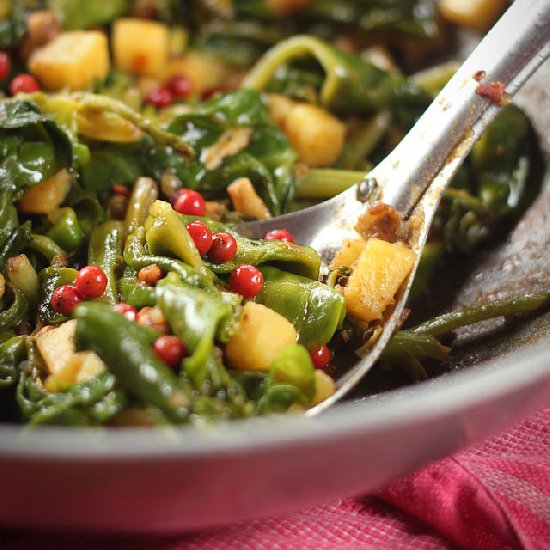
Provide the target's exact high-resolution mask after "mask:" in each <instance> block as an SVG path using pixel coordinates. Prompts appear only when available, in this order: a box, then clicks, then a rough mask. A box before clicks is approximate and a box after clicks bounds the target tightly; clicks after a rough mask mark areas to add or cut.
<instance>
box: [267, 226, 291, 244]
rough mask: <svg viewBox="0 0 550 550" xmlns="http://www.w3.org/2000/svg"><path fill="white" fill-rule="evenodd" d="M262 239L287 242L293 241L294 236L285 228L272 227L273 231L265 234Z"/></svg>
mask: <svg viewBox="0 0 550 550" xmlns="http://www.w3.org/2000/svg"><path fill="white" fill-rule="evenodd" d="M264 241H286V242H287V243H293V242H294V237H293V236H292V233H290V231H287V230H286V229H273V231H269V232H268V233H266V234H265V236H264Z"/></svg>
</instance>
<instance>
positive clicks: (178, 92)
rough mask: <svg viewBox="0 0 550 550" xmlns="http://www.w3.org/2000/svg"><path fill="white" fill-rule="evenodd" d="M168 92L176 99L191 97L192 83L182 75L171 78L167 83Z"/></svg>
mask: <svg viewBox="0 0 550 550" xmlns="http://www.w3.org/2000/svg"><path fill="white" fill-rule="evenodd" d="M168 87H169V88H170V91H171V92H172V94H173V95H174V97H177V98H178V99H185V98H187V97H189V96H190V95H191V92H192V91H193V82H192V81H191V79H190V78H189V77H188V76H187V75H184V74H179V75H176V76H173V77H172V78H171V79H170V82H169V83H168Z"/></svg>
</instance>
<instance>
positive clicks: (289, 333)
mask: <svg viewBox="0 0 550 550" xmlns="http://www.w3.org/2000/svg"><path fill="white" fill-rule="evenodd" d="M297 339H298V334H297V333H296V329H295V328H294V326H293V325H292V323H290V322H289V321H288V320H287V319H285V318H284V317H283V316H282V315H279V314H278V313H277V312H275V311H273V310H272V309H269V308H268V307H266V306H263V305H261V304H256V303H254V302H247V303H246V304H245V306H244V307H243V310H242V313H241V317H240V319H239V323H238V326H237V328H236V330H235V334H234V335H233V336H232V337H231V339H230V340H229V342H227V345H226V347H225V354H226V358H227V362H228V364H229V366H230V367H232V368H234V369H237V370H244V371H256V372H267V371H268V370H269V367H270V366H271V364H272V363H273V361H274V360H275V359H276V358H277V356H278V355H279V354H280V353H281V351H282V350H283V349H284V348H285V347H286V346H288V345H290V344H295V343H296V341H297Z"/></svg>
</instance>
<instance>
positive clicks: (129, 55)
mask: <svg viewBox="0 0 550 550" xmlns="http://www.w3.org/2000/svg"><path fill="white" fill-rule="evenodd" d="M168 49H169V38H168V28H167V27H166V25H163V24H162V23H156V22H154V21H146V20H144V19H118V20H117V21H115V23H114V25H113V52H114V59H115V65H116V68H117V69H118V70H119V71H123V72H129V73H138V74H143V75H147V76H155V77H162V76H163V74H164V72H165V69H166V63H167V61H168Z"/></svg>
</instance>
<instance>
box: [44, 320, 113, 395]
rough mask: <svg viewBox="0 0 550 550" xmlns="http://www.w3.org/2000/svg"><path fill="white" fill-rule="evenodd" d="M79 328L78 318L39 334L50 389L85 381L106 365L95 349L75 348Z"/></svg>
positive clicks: (47, 385) (47, 386)
mask: <svg viewBox="0 0 550 550" xmlns="http://www.w3.org/2000/svg"><path fill="white" fill-rule="evenodd" d="M75 331H76V320H74V319H73V320H71V321H67V322H66V323H63V324H62V325H59V326H58V327H57V328H54V329H52V330H48V331H46V332H43V333H42V334H40V335H39V336H37V338H36V347H37V348H38V351H39V352H40V355H41V356H42V359H44V363H45V364H46V367H47V369H48V373H49V376H48V378H47V379H46V384H45V385H46V389H47V390H49V391H60V390H63V389H64V388H66V387H67V386H68V385H71V384H78V383H80V382H84V381H85V380H88V379H89V378H92V377H94V376H97V375H98V374H99V373H100V372H102V371H103V370H105V368H106V367H105V363H104V362H103V361H102V360H101V359H100V357H99V356H98V355H96V354H95V353H93V352H91V351H83V352H77V351H76V350H75V347H74V342H73V338H74V334H75Z"/></svg>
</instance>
